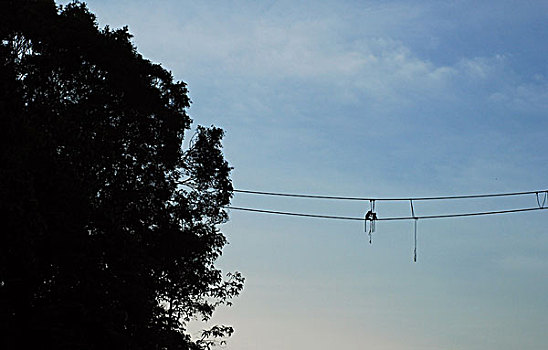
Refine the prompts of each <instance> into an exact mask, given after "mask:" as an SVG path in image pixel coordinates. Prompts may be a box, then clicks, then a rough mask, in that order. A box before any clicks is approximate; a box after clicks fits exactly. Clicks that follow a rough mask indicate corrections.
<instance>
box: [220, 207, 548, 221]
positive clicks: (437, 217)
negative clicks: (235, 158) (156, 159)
mask: <svg viewBox="0 0 548 350" xmlns="http://www.w3.org/2000/svg"><path fill="white" fill-rule="evenodd" d="M226 209H232V210H239V211H247V212H254V213H263V214H274V215H286V216H298V217H307V218H316V219H333V220H349V221H363V220H364V218H363V217H361V218H360V217H351V216H338V215H321V214H306V213H295V212H287V211H277V210H266V209H256V208H244V207H233V206H227V207H226ZM543 209H548V207H535V208H519V209H508V210H496V211H483V212H473V213H456V214H441V215H423V216H394V217H385V218H383V217H378V218H377V219H376V220H377V221H397V220H426V219H445V218H459V217H467V216H484V215H496V214H509V213H520V212H527V211H535V210H543Z"/></svg>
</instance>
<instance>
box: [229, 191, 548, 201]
mask: <svg viewBox="0 0 548 350" xmlns="http://www.w3.org/2000/svg"><path fill="white" fill-rule="evenodd" d="M233 191H234V192H236V193H245V194H253V195H263V196H276V197H292V198H309V199H329V200H348V201H372V200H375V201H410V200H413V201H429V200H451V199H472V198H492V197H510V196H523V195H527V194H536V195H537V196H538V194H539V193H547V192H548V190H538V191H525V192H506V193H486V194H471V195H457V196H434V197H345V196H326V195H314V194H298V193H281V192H265V191H252V190H243V189H234V190H233Z"/></svg>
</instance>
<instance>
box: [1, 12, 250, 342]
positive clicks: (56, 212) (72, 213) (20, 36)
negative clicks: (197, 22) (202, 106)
mask: <svg viewBox="0 0 548 350" xmlns="http://www.w3.org/2000/svg"><path fill="white" fill-rule="evenodd" d="M0 35H1V40H2V41H1V45H0V60H1V61H0V77H1V79H0V142H1V145H0V146H1V148H0V149H1V151H0V162H1V164H2V166H1V168H0V211H1V212H2V213H3V214H4V215H3V216H4V218H5V219H4V222H3V224H2V226H3V227H2V233H1V234H0V329H2V330H3V331H4V332H3V333H4V334H5V335H7V336H2V337H0V348H3V349H9V348H10V346H13V344H20V346H17V347H20V348H26V347H28V346H31V345H33V344H34V342H35V343H36V344H40V348H49V347H55V348H58V349H64V348H67V349H68V348H71V349H108V348H116V349H204V348H209V347H210V346H211V345H213V344H214V343H215V338H218V337H220V338H221V339H222V338H223V337H226V336H229V335H230V334H231V333H232V328H231V327H228V326H222V325H219V326H214V327H213V328H212V329H209V330H207V331H205V332H204V334H203V337H202V338H200V339H191V337H190V336H189V335H188V333H187V331H186V327H187V324H188V322H189V321H190V320H191V319H193V318H201V319H203V320H208V319H209V318H210V317H211V316H212V314H213V312H214V310H215V308H216V307H217V306H219V305H222V304H230V300H231V298H233V297H234V296H237V295H238V294H239V293H240V291H241V289H242V287H243V278H242V276H241V275H240V274H239V273H237V272H236V273H232V274H228V275H227V277H228V278H227V279H223V276H222V273H221V271H219V270H218V269H216V268H215V266H214V262H215V260H216V259H217V258H218V257H219V255H220V254H221V250H222V248H223V246H224V245H225V244H226V243H227V242H226V239H225V237H224V235H223V234H222V233H221V232H220V231H219V228H218V225H219V224H221V223H223V222H225V221H226V220H227V214H226V212H225V211H224V210H223V207H225V206H226V205H227V204H228V203H229V201H230V198H231V196H232V184H231V180H230V177H229V176H230V170H231V168H230V167H229V165H228V163H227V162H226V160H225V159H224V157H223V154H222V151H221V139H222V137H223V131H222V130H221V129H219V128H216V127H209V128H205V127H198V128H197V131H196V133H195V135H194V137H193V138H192V140H191V142H190V145H189V147H188V148H187V149H183V148H182V145H183V138H184V135H185V132H186V131H187V130H189V128H190V125H191V119H190V118H189V116H188V115H187V113H186V110H187V108H188V107H189V104H190V101H189V98H188V95H187V89H186V85H185V84H184V83H182V82H177V81H174V80H173V77H172V76H171V74H170V73H169V72H168V71H166V70H165V69H163V68H162V67H161V66H160V65H158V64H153V63H151V62H150V61H148V60H146V59H144V58H143V57H142V56H141V55H140V54H139V53H138V52H137V51H136V49H135V47H134V46H133V45H132V43H131V41H130V39H131V35H130V34H129V33H128V30H127V28H123V29H117V30H112V29H110V28H108V27H106V28H104V29H99V28H98V26H97V23H96V21H95V17H94V15H93V14H92V13H90V12H89V10H88V9H87V8H86V6H85V5H84V4H81V3H72V4H70V5H67V6H66V7H64V8H62V7H59V8H58V7H56V6H55V4H54V2H53V1H9V2H3V10H2V12H1V14H0ZM36 344H34V345H36Z"/></svg>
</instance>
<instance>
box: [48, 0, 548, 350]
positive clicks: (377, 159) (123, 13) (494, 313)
mask: <svg viewBox="0 0 548 350" xmlns="http://www.w3.org/2000/svg"><path fill="white" fill-rule="evenodd" d="M66 2H67V1H58V3H59V4H61V3H63V4H64V3H66ZM87 4H88V7H89V8H90V10H91V11H92V12H93V13H95V14H96V15H97V19H98V22H99V24H100V26H104V25H107V24H108V25H110V26H111V27H114V28H117V27H121V26H124V25H128V26H129V30H130V32H131V33H132V34H133V35H134V43H135V45H136V46H137V49H138V51H139V52H140V53H141V54H142V55H143V56H144V57H146V58H148V59H150V60H152V61H154V62H158V63H161V64H162V65H163V66H164V67H166V68H167V69H169V70H171V71H172V73H173V75H174V76H175V77H176V79H178V80H183V81H185V82H186V83H187V84H188V88H189V91H190V97H191V99H192V101H193V104H192V107H191V108H190V110H189V114H190V115H191V117H192V118H193V119H194V120H195V125H196V124H203V125H211V124H215V125H217V126H220V127H222V128H223V129H224V130H225V131H226V137H225V139H224V152H225V155H226V157H227V159H228V160H229V161H230V163H231V165H232V166H233V167H234V171H233V181H234V186H235V187H236V188H242V189H253V190H263V191H275V192H292V193H310V194H326V195H340V196H352V197H356V196H381V197H394V196H397V197H408V196H433V195H457V194H474V193H493V192H513V191H529V190H542V189H548V182H547V178H546V174H547V173H548V152H547V149H548V115H547V112H548V45H547V41H546V40H547V39H546V38H548V2H546V1H504V0H501V1H456V0H455V1H424V0H419V1H403V0H401V1H193V2H191V1H182V0H162V1H139V0H137V1H135V0H134V1H129V0H123V1H106V0H90V1H87ZM232 204H233V205H234V206H242V207H253V208H264V209H271V210H282V211H295V212H306V213H318V214H328V215H344V216H357V217H363V215H364V213H365V211H367V210H368V204H367V203H356V202H350V203H347V202H336V201H314V200H305V199H301V200H296V199H287V198H264V197H259V196H251V195H243V194H235V197H234V199H233V203H232ZM534 206H536V200H535V198H534V195H533V196H526V197H523V198H521V197H520V198H510V199H493V200H479V201H456V202H443V203H416V204H415V210H416V211H417V212H418V214H419V215H420V214H424V215H426V214H434V213H442V212H443V213H447V212H469V211H483V210H497V209H510V208H517V207H534ZM377 212H378V215H379V216H382V217H387V216H407V215H409V214H410V213H409V204H408V203H403V204H401V205H400V204H398V205H395V204H391V203H382V202H380V203H378V204H377ZM547 224H548V211H537V212H531V213H521V214H507V215H496V216H489V217H476V218H458V219H439V220H430V221H427V220H424V221H419V222H418V262H417V263H413V262H412V252H413V223H412V222H379V223H378V224H377V230H376V232H375V233H374V236H373V244H371V245H370V244H369V243H368V239H367V235H366V234H365V233H364V227H363V223H362V222H346V221H329V220H319V219H305V218H293V217H282V216H269V215H265V214H254V213H245V212H237V211H232V212H231V213H230V221H229V222H228V223H227V224H226V225H224V226H223V232H224V233H225V234H226V235H227V237H228V239H229V242H230V245H228V246H227V247H226V248H225V250H224V254H223V256H222V258H221V260H220V261H219V264H220V266H221V267H222V268H223V270H226V271H227V272H228V271H232V270H239V271H241V272H242V274H243V275H244V276H245V277H246V278H247V280H246V285H245V287H244V291H243V293H242V295H241V296H240V297H239V298H238V299H236V300H235V303H234V306H233V307H231V308H226V309H221V310H218V312H217V315H216V316H215V320H216V321H218V322H222V323H225V324H231V325H233V326H234V328H235V334H234V335H233V337H232V338H231V339H229V341H228V344H227V345H226V346H225V347H224V348H226V349H238V350H240V349H241V350H252V349H262V350H286V349H287V350H292V349H312V350H327V349H329V350H331V349H349V350H354V349H379V350H427V349H428V350H430V349H432V350H437V349H448V350H480V349H481V350H491V349H493V350H495V349H496V350H514V349H522V350H542V349H546V348H548V332H547V331H546V330H547V329H548V298H547V297H546V296H547V295H548V229H547Z"/></svg>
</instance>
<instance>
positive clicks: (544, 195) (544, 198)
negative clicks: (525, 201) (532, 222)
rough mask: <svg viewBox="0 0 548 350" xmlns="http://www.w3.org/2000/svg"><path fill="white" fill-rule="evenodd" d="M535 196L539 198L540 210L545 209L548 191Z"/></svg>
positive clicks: (536, 193) (537, 193)
mask: <svg viewBox="0 0 548 350" xmlns="http://www.w3.org/2000/svg"><path fill="white" fill-rule="evenodd" d="M539 193H542V195H541V196H540V197H542V203H541V201H540V197H539ZM535 195H536V196H537V204H538V207H539V208H540V209H544V205H545V204H546V198H548V191H543V192H535Z"/></svg>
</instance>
